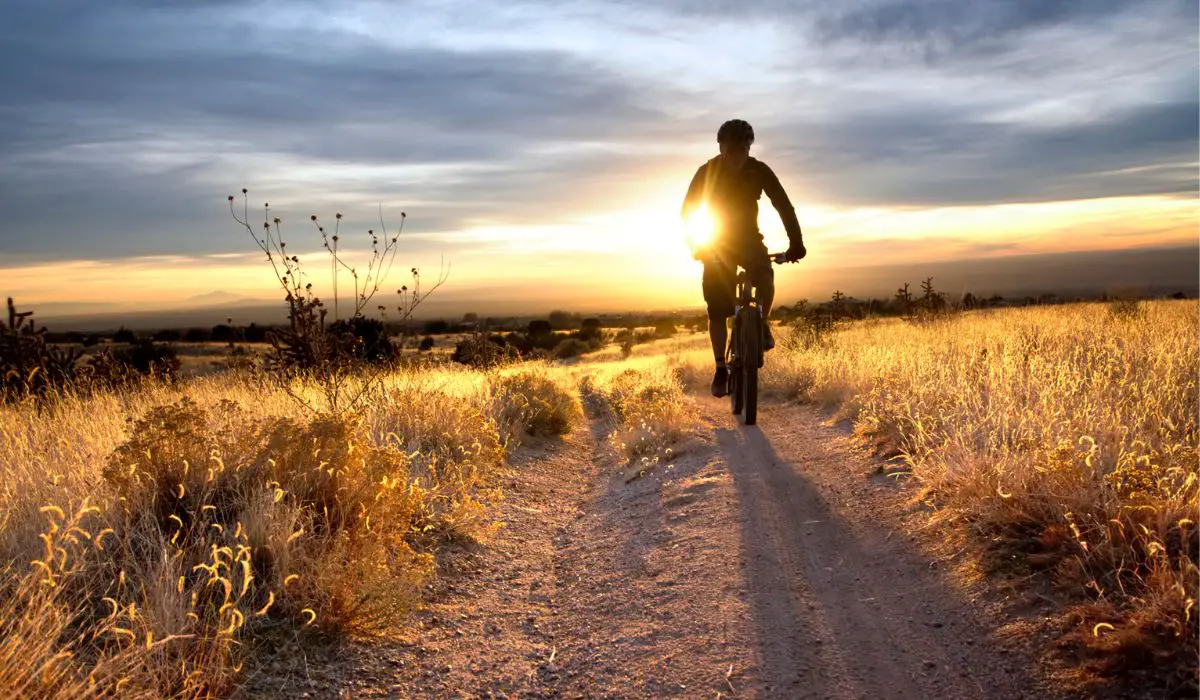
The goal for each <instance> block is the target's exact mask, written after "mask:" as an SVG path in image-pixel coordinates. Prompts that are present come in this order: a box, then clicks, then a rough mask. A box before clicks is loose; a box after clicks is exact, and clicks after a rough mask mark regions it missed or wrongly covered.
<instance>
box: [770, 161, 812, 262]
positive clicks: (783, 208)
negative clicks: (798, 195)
mask: <svg viewBox="0 0 1200 700" xmlns="http://www.w3.org/2000/svg"><path fill="white" fill-rule="evenodd" d="M762 169H763V192H766V194H767V197H769V198H770V199H771V204H772V205H773V206H774V207H775V211H777V212H779V218H780V220H782V221H783V230H784V231H787V237H788V240H789V241H791V242H792V243H800V242H801V241H802V240H803V237H802V236H801V234H800V221H799V220H798V219H797V218H796V208H795V207H793V206H792V200H790V199H788V196H787V192H784V191H783V185H781V184H779V178H778V177H776V176H775V172H774V171H772V170H771V169H770V168H769V167H767V164H766V163H763V164H762Z"/></svg>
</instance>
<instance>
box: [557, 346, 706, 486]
mask: <svg viewBox="0 0 1200 700" xmlns="http://www.w3.org/2000/svg"><path fill="white" fill-rule="evenodd" d="M664 359H665V358H664V357H663V356H659V357H658V358H657V359H656V361H653V362H644V363H643V362H637V363H623V364H621V365H619V366H616V367H612V366H609V367H605V366H603V365H593V366H591V367H589V368H588V373H587V374H585V375H583V376H582V378H581V380H580V393H581V394H582V395H583V397H584V400H585V401H587V402H588V404H589V406H590V407H591V408H592V409H593V411H594V412H595V413H597V414H598V415H600V416H602V417H604V418H607V419H608V420H610V421H611V422H612V424H613V430H612V433H611V435H610V438H609V439H610V441H611V442H612V445H613V447H614V448H615V449H616V451H617V453H618V454H620V455H622V456H623V457H624V458H625V459H627V460H628V461H629V464H630V465H633V466H639V467H640V468H641V469H642V470H648V469H650V468H653V467H654V466H655V465H656V464H658V463H659V462H661V461H666V460H670V459H672V458H673V457H675V456H676V455H677V454H678V451H679V445H680V443H681V442H682V441H683V439H684V437H685V436H686V434H687V433H688V431H689V430H691V429H692V428H693V427H694V425H695V422H696V412H695V408H694V406H693V405H692V403H691V401H690V399H688V398H687V397H686V396H685V395H684V386H683V383H682V382H681V380H680V374H679V372H678V371H677V370H675V369H672V368H670V367H669V366H668V364H667V362H665V361H664ZM631 364H633V365H635V366H633V367H631V366H630V365H631Z"/></svg>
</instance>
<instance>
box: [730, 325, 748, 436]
mask: <svg viewBox="0 0 1200 700" xmlns="http://www.w3.org/2000/svg"><path fill="white" fill-rule="evenodd" d="M740 337H741V323H740V322H739V320H738V319H737V318H734V319H733V338H732V340H731V342H730V347H731V348H732V349H733V352H731V353H730V357H729V407H730V409H732V410H733V415H735V416H736V415H738V414H739V413H741V412H742V403H743V401H742V399H743V396H742V365H744V364H745V360H743V359H742V357H741V347H740V345H741V341H740V340H739V338H740Z"/></svg>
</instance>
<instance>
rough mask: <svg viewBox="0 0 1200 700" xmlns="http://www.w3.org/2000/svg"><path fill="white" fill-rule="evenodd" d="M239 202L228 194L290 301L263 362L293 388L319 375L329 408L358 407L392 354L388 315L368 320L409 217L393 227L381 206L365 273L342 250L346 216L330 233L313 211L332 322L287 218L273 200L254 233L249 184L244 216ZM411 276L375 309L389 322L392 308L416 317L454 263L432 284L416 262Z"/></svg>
mask: <svg viewBox="0 0 1200 700" xmlns="http://www.w3.org/2000/svg"><path fill="white" fill-rule="evenodd" d="M235 203H236V199H235V197H234V196H233V195H230V196H229V212H230V214H231V215H232V216H233V219H234V220H235V221H236V222H237V223H238V224H239V225H241V226H242V227H244V228H245V229H246V232H247V233H249V234H250V237H251V238H252V239H253V240H254V242H255V245H257V246H258V247H259V249H260V250H262V252H263V253H264V254H265V255H266V259H267V262H268V263H269V264H270V265H271V269H272V271H273V273H274V275H275V278H276V279H277V280H278V281H279V284H280V287H281V288H282V290H283V292H284V299H285V300H286V301H287V304H288V325H287V326H285V327H283V328H277V329H273V330H272V331H270V332H268V334H267V339H268V341H269V342H270V344H271V349H270V351H268V353H267V356H266V358H265V363H264V365H265V367H266V368H267V369H268V370H269V371H271V372H272V373H273V374H274V375H276V376H277V377H280V378H281V379H283V380H284V381H285V385H286V386H288V387H290V386H291V382H293V381H294V380H297V379H300V380H306V379H307V380H315V381H316V384H317V386H318V388H319V389H320V391H319V393H320V395H321V399H322V401H323V402H324V404H325V407H326V408H327V409H328V410H329V411H330V412H332V413H341V412H343V411H345V410H352V409H353V408H354V407H356V406H358V405H359V404H360V403H361V402H362V400H363V399H364V397H366V396H367V395H368V394H369V393H370V392H371V390H372V389H373V388H378V387H376V383H377V380H378V379H379V377H380V376H381V374H382V370H383V368H384V367H385V366H386V364H387V361H388V360H391V359H393V357H394V349H393V347H392V345H391V343H390V341H389V340H388V337H387V332H386V325H385V323H384V321H381V320H377V319H372V318H368V317H367V316H365V312H366V311H367V309H369V308H370V306H371V305H372V303H374V302H375V297H376V295H377V294H378V293H379V291H380V290H381V289H382V288H383V287H384V285H385V284H386V283H387V279H388V277H389V275H390V273H391V272H392V267H393V265H394V264H395V260H396V253H397V251H398V249H399V241H400V234H401V232H402V231H403V229H404V221H405V220H406V219H407V218H408V215H407V214H406V213H405V212H401V213H400V221H401V223H400V226H399V227H398V228H396V229H395V230H391V231H389V230H388V227H387V223H386V222H385V220H384V218H383V209H382V207H380V211H379V223H380V229H379V231H378V232H377V231H376V230H375V229H368V230H367V232H366V235H367V236H368V237H369V239H370V242H371V257H370V259H369V260H368V261H367V264H366V268H365V270H363V271H362V272H360V271H359V267H357V266H356V265H353V264H351V263H350V262H349V261H347V259H346V258H345V257H344V252H339V248H340V247H341V245H340V244H341V238H342V231H341V222H342V214H341V213H337V214H335V215H334V225H333V230H332V231H328V230H327V229H326V228H325V225H324V224H323V222H322V221H321V220H320V218H318V216H317V215H316V214H313V215H311V216H310V217H309V220H310V221H311V222H312V225H313V226H314V227H315V228H316V230H317V233H318V234H319V235H320V236H321V240H322V247H323V248H324V250H325V251H326V253H327V254H328V256H329V265H330V284H331V288H332V291H333V295H334V299H333V309H334V320H333V322H329V319H328V313H329V309H328V308H327V307H326V305H325V302H323V301H322V300H321V299H320V298H319V297H318V296H317V295H316V294H315V293H314V292H313V283H312V281H311V277H310V275H309V274H308V273H307V271H306V269H305V267H304V265H303V264H302V262H301V260H300V256H299V255H298V254H296V253H295V252H289V251H288V249H287V246H288V242H287V241H286V240H285V239H284V236H283V220H282V219H281V218H280V217H279V216H275V215H273V214H272V211H271V206H270V204H264V205H263V222H262V226H261V227H260V228H258V229H257V231H256V228H255V226H253V225H252V224H251V223H250V212H249V199H248V192H247V190H246V189H242V211H241V213H240V214H239V212H238V211H237V209H236V206H235ZM343 273H348V274H349V275H350V278H351V280H352V281H353V285H354V296H353V312H352V313H351V315H350V316H349V317H348V318H346V319H344V320H343V319H340V318H339V311H340V298H339V295H338V279H339V277H340V276H341V275H342V274H343ZM409 274H410V276H411V278H410V282H409V283H408V284H404V285H401V287H400V288H399V289H397V290H396V302H395V305H394V306H391V307H389V305H387V304H376V310H377V311H378V312H379V314H380V315H381V316H382V317H383V319H384V320H391V319H389V317H388V311H389V310H390V309H392V308H394V309H395V311H396V313H397V317H396V318H395V322H398V323H402V322H404V321H407V320H408V319H409V318H411V317H412V314H413V312H414V311H415V310H416V308H417V307H418V306H419V305H420V304H421V302H423V301H424V300H425V299H426V298H427V297H428V296H429V295H430V294H432V293H433V292H434V291H436V290H437V289H438V287H440V286H441V285H442V284H444V283H445V281H446V279H447V277H448V276H449V268H448V267H445V266H443V267H442V268H441V269H440V270H439V272H438V276H437V278H436V280H435V281H434V283H433V284H432V285H431V286H429V287H428V288H426V289H423V288H422V280H421V274H420V271H419V270H418V269H417V268H415V267H413V268H410V269H409ZM289 391H290V389H289ZM290 393H292V394H293V395H294V396H295V397H296V398H297V399H298V400H300V401H301V402H302V403H303V404H304V405H306V406H308V407H309V408H314V410H315V407H314V406H313V405H312V402H311V401H310V400H308V399H307V398H305V397H304V396H303V395H302V393H301V392H299V391H290Z"/></svg>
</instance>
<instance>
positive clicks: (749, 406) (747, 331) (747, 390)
mask: <svg viewBox="0 0 1200 700" xmlns="http://www.w3.org/2000/svg"><path fill="white" fill-rule="evenodd" d="M745 314H746V316H745V318H743V319H742V333H741V356H742V358H741V359H742V367H741V370H742V371H741V372H740V373H739V374H741V375H742V380H741V389H742V394H743V395H744V402H745V406H744V407H743V410H744V411H745V414H744V416H743V417H744V418H745V421H744V422H745V423H746V425H754V424H755V422H756V421H757V420H758V366H759V363H760V361H761V360H762V317H761V316H760V315H759V310H758V308H757V307H754V306H751V307H749V308H747V309H745Z"/></svg>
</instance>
